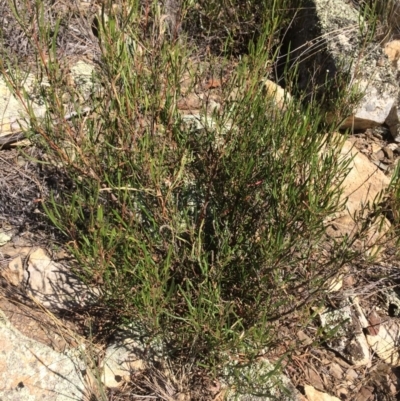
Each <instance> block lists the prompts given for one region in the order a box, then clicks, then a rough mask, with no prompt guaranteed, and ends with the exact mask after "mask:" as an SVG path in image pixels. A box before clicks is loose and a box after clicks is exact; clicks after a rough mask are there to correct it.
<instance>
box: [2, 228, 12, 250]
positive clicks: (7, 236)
mask: <svg viewBox="0 0 400 401" xmlns="http://www.w3.org/2000/svg"><path fill="white" fill-rule="evenodd" d="M10 240H11V237H10V236H9V235H8V234H6V233H3V232H1V231H0V246H3V245H5V244H7V242H9V241H10Z"/></svg>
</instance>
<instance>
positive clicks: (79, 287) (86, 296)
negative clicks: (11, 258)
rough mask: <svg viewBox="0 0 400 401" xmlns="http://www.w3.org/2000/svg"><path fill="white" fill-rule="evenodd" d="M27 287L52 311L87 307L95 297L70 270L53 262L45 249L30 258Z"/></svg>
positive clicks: (32, 294) (36, 251) (33, 295)
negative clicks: (86, 304) (87, 303)
mask: <svg viewBox="0 0 400 401" xmlns="http://www.w3.org/2000/svg"><path fill="white" fill-rule="evenodd" d="M26 288H27V291H28V293H29V294H30V295H31V296H32V297H33V298H35V299H36V300H37V301H39V302H40V303H41V304H42V305H43V306H45V307H46V308H49V309H70V308H73V307H76V306H83V305H85V303H86V302H91V301H93V299H94V298H95V295H94V294H93V292H92V291H91V290H90V289H89V288H88V287H87V286H85V285H84V284H83V283H82V282H81V281H80V280H79V279H78V278H77V277H76V276H74V275H73V274H72V273H71V271H70V269H69V268H68V267H66V266H64V265H63V264H61V263H55V262H53V261H52V260H51V259H50V257H49V256H48V255H47V253H46V252H45V251H44V250H43V249H41V248H37V249H36V250H35V251H33V252H32V253H31V254H30V255H29V259H28V266H27V269H26Z"/></svg>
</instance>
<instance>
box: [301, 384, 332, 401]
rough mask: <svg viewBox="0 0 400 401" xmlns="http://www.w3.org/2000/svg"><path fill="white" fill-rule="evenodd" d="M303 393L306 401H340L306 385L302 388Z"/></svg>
mask: <svg viewBox="0 0 400 401" xmlns="http://www.w3.org/2000/svg"><path fill="white" fill-rule="evenodd" d="M304 391H305V393H306V397H307V399H308V401H340V400H339V398H337V397H334V396H332V395H329V394H326V393H323V392H322V391H318V390H316V389H315V388H314V387H312V386H308V385H307V384H306V385H305V386H304Z"/></svg>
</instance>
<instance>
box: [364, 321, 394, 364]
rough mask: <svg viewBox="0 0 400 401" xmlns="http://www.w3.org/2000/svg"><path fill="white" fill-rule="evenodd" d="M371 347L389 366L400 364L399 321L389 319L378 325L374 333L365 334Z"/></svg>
mask: <svg viewBox="0 0 400 401" xmlns="http://www.w3.org/2000/svg"><path fill="white" fill-rule="evenodd" d="M366 337H367V342H368V344H369V345H370V347H371V349H372V350H373V351H374V352H375V353H376V354H377V355H378V356H379V358H380V359H382V360H383V361H384V362H385V363H387V364H388V365H390V366H400V354H399V347H398V344H399V339H400V323H399V322H398V321H395V320H391V319H389V320H388V321H387V322H384V323H382V324H380V325H379V327H378V329H377V330H376V332H375V333H371V334H367V335H366Z"/></svg>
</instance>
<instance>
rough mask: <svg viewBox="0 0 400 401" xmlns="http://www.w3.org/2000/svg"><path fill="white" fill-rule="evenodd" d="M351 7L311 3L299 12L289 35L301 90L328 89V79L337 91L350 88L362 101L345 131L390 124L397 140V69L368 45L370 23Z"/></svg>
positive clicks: (324, 0) (336, 0)
mask: <svg viewBox="0 0 400 401" xmlns="http://www.w3.org/2000/svg"><path fill="white" fill-rule="evenodd" d="M349 3H351V2H348V1H345V0H309V1H308V6H307V7H304V8H303V9H302V10H300V11H299V12H298V13H297V16H296V18H295V20H294V21H293V24H292V27H291V29H289V32H288V34H287V35H286V36H287V39H286V42H287V44H286V46H287V48H288V50H289V49H290V51H291V60H293V62H294V63H297V62H299V61H300V65H299V68H298V80H297V82H296V86H297V87H298V88H299V89H300V91H302V92H303V93H312V88H318V87H324V83H325V82H326V81H328V82H330V83H331V84H332V85H333V87H334V88H335V90H337V89H339V90H341V89H346V86H347V85H348V84H351V85H352V87H353V88H354V89H356V90H357V91H359V92H360V93H362V95H363V98H362V100H361V102H360V104H359V105H358V106H357V107H356V109H355V110H354V111H353V113H352V114H351V115H349V116H347V118H346V119H345V120H344V122H343V124H342V128H343V129H347V128H351V129H355V130H365V129H367V128H370V127H374V126H377V125H382V124H387V126H388V127H389V128H390V132H391V134H392V136H393V137H394V138H396V137H397V136H398V127H399V125H400V120H399V114H400V112H399V110H398V108H399V107H398V95H399V86H398V84H397V80H396V76H395V71H394V70H393V68H392V67H391V62H390V61H389V60H388V59H387V58H386V57H385V56H384V52H383V49H382V48H381V47H380V45H379V44H377V43H371V44H367V45H366V44H365V40H364V38H363V37H362V36H361V35H360V34H359V26H360V24H364V29H365V30H367V29H368V28H367V24H366V22H364V21H363V16H362V15H361V14H360V13H359V12H358V11H357V10H356V9H355V8H354V7H352V6H351V4H349ZM332 32H335V33H337V34H335V35H332ZM324 95H325V93H319V96H321V97H323V96H324ZM345 117H346V116H345ZM399 139H400V138H399Z"/></svg>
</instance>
